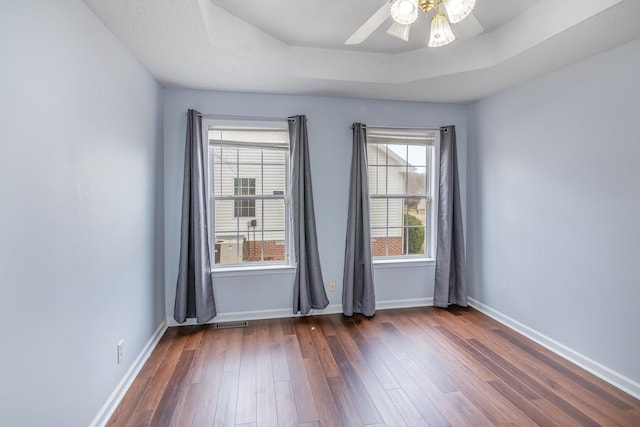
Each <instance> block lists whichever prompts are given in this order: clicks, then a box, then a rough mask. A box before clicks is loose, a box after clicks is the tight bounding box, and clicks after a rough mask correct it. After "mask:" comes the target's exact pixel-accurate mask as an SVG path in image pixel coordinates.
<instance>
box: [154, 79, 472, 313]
mask: <svg viewBox="0 0 640 427" xmlns="http://www.w3.org/2000/svg"><path fill="white" fill-rule="evenodd" d="M189 108H194V109H196V110H198V111H200V112H202V113H208V114H223V115H242V116H260V117H264V116H267V117H283V118H284V117H287V116H291V115H294V114H306V115H307V118H308V120H309V123H308V127H309V140H310V151H311V164H312V166H311V167H312V173H313V186H314V199H315V207H316V221H317V229H318V240H319V250H320V262H321V264H322V269H323V275H324V279H325V282H327V283H328V281H329V280H331V279H333V280H336V282H337V285H338V286H337V292H331V293H328V296H329V299H330V304H338V305H339V304H341V298H342V270H343V263H344V245H345V237H346V236H345V233H346V223H347V200H348V187H349V173H350V164H351V163H350V162H351V145H352V144H351V140H352V137H351V124H352V123H353V122H358V121H361V122H364V123H367V124H369V125H388V126H411V127H440V126H442V125H447V124H453V125H456V130H457V134H458V135H459V137H458V138H459V158H460V165H461V166H460V168H461V170H462V171H463V173H464V170H465V165H466V135H467V130H466V122H467V116H466V107H465V106H462V105H444V104H426V103H409V102H389V101H371V100H355V99H345V98H330V97H313V96H284V95H264V94H240V93H227V92H207V91H188V90H167V91H165V94H164V136H165V140H164V144H165V224H166V226H165V238H166V240H165V244H166V257H165V263H166V304H167V316H169V317H173V303H174V299H175V282H176V275H177V260H178V255H179V231H180V227H179V224H180V203H181V197H182V196H181V192H182V169H183V162H184V139H185V126H186V111H187V109H189ZM462 182H465V176H464V175H463V176H462ZM464 195H465V193H464V188H463V197H464ZM433 274H434V266H433V265H428V266H427V265H422V266H420V267H415V266H413V267H387V268H379V267H378V268H376V270H375V279H376V297H377V300H378V301H379V302H389V301H397V300H412V299H423V298H431V297H432V296H433ZM292 282H293V276H292V274H290V273H279V274H274V273H271V274H254V275H250V276H236V277H227V276H225V277H218V278H216V279H215V282H214V293H215V297H216V303H217V307H218V313H219V314H226V313H237V312H248V311H260V310H279V309H282V310H290V309H291V307H292V298H293V297H292V295H293V293H292Z"/></svg>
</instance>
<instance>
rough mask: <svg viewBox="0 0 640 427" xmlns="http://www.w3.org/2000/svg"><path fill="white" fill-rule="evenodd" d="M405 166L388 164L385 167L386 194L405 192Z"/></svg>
mask: <svg viewBox="0 0 640 427" xmlns="http://www.w3.org/2000/svg"><path fill="white" fill-rule="evenodd" d="M406 176H407V166H406V165H404V166H398V165H391V164H390V165H389V167H388V168H387V194H406V193H407V188H406V179H405V177H406Z"/></svg>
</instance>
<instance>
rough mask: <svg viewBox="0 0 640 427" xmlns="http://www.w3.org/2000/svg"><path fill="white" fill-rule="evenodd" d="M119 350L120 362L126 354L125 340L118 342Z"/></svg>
mask: <svg viewBox="0 0 640 427" xmlns="http://www.w3.org/2000/svg"><path fill="white" fill-rule="evenodd" d="M117 351H118V358H117V360H118V363H120V362H122V357H123V355H124V340H120V342H119V343H118V346H117Z"/></svg>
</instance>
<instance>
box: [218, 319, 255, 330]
mask: <svg viewBox="0 0 640 427" xmlns="http://www.w3.org/2000/svg"><path fill="white" fill-rule="evenodd" d="M247 326H249V322H247V321H246V320H238V321H237V322H222V323H216V324H215V329H229V328H246V327H247Z"/></svg>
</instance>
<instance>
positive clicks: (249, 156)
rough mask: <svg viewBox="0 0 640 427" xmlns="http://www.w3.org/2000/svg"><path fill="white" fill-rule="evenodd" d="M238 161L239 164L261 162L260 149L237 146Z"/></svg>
mask: <svg viewBox="0 0 640 427" xmlns="http://www.w3.org/2000/svg"><path fill="white" fill-rule="evenodd" d="M238 154H239V156H238V162H239V163H240V164H254V165H255V164H258V165H259V164H260V162H262V150H260V149H257V148H244V147H243V148H238Z"/></svg>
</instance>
